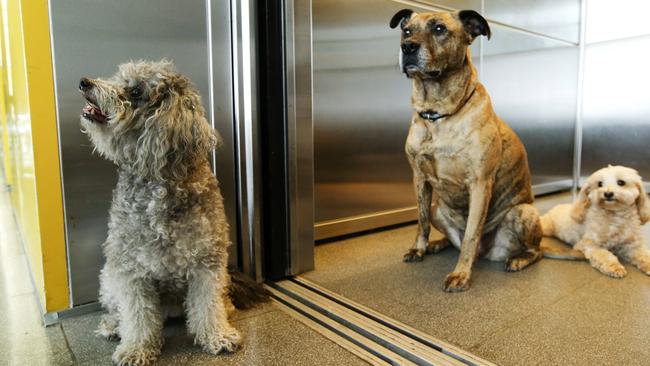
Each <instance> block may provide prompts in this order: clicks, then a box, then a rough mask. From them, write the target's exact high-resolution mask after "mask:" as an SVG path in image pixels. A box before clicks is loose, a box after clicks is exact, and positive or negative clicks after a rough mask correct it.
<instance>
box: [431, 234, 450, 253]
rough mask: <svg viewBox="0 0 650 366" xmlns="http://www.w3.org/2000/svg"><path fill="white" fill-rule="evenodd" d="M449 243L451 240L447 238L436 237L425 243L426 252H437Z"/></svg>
mask: <svg viewBox="0 0 650 366" xmlns="http://www.w3.org/2000/svg"><path fill="white" fill-rule="evenodd" d="M450 245H451V242H450V241H449V240H447V238H442V239H438V240H435V241H432V242H431V243H429V244H428V245H427V254H437V253H440V252H442V251H443V250H444V249H445V248H447V247H448V246H450Z"/></svg>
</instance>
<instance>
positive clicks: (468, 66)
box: [390, 9, 542, 292]
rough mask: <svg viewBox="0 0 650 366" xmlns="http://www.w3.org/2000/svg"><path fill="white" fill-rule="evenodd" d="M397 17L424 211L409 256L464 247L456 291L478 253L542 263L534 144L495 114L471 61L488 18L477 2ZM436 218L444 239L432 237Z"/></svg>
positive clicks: (465, 283)
mask: <svg viewBox="0 0 650 366" xmlns="http://www.w3.org/2000/svg"><path fill="white" fill-rule="evenodd" d="M398 25H399V26H400V28H401V29H402V41H401V52H400V67H401V68H402V70H403V71H404V73H406V75H407V76H408V77H409V78H410V79H412V81H413V92H412V95H411V104H412V106H413V109H414V113H413V119H412V121H411V126H410V129H409V134H408V138H407V140H406V154H407V156H408V159H409V162H410V164H411V168H412V169H413V181H414V185H415V190H416V192H417V201H418V211H419V219H418V233H417V237H416V239H415V244H414V245H413V248H411V249H410V250H409V251H408V253H406V255H405V256H404V261H406V262H418V261H421V260H422V258H423V256H424V254H425V253H436V252H438V251H440V250H442V249H444V248H446V247H447V246H449V245H450V244H452V245H454V246H455V247H457V248H459V249H460V257H459V259H458V263H457V264H456V268H455V269H454V271H453V272H452V273H450V274H449V275H447V278H446V279H445V283H444V290H445V291H448V292H457V291H464V290H467V289H468V288H469V286H470V276H471V273H472V265H473V263H474V261H475V260H476V258H477V257H478V256H479V255H481V256H483V257H485V258H488V259H490V260H495V261H506V264H505V269H506V271H519V270H521V269H523V268H525V267H527V266H528V265H530V264H532V263H534V262H536V261H537V260H539V259H540V258H541V252H540V250H539V243H540V241H541V237H542V232H541V226H540V221H539V214H538V212H537V209H535V207H533V205H532V202H533V195H532V191H531V185H530V180H531V179H530V171H529V169H528V161H527V157H526V150H525V149H524V146H523V145H522V143H521V141H520V140H519V138H518V137H517V135H516V134H515V133H514V132H513V131H512V129H510V127H509V126H508V125H506V124H505V123H504V122H503V121H502V120H501V119H500V118H499V117H498V116H497V115H496V114H495V113H494V110H493V109H492V104H491V101H490V96H489V95H488V93H487V91H486V89H485V87H484V86H483V85H482V84H481V83H480V82H479V81H478V80H477V76H476V69H475V68H474V66H473V65H472V63H471V57H470V51H469V45H470V44H471V43H472V42H473V41H474V40H475V39H476V38H477V37H478V36H480V35H484V36H487V37H488V39H489V38H490V28H489V26H488V23H487V21H486V20H485V19H484V18H483V17H482V16H481V15H480V14H478V13H477V12H475V11H472V10H463V11H460V12H451V13H449V12H434V13H421V14H417V13H414V12H413V11H412V10H409V9H404V10H401V11H399V12H398V13H397V14H395V16H393V18H392V20H391V21H390V26H391V28H395V27H397V26H398ZM432 204H433V205H432ZM430 224H433V226H434V227H435V228H436V229H438V230H439V231H440V232H442V233H443V234H444V235H445V238H443V239H442V240H438V241H435V242H432V243H429V242H428V240H429V239H428V238H429V230H430Z"/></svg>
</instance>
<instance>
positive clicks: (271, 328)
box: [0, 182, 366, 366]
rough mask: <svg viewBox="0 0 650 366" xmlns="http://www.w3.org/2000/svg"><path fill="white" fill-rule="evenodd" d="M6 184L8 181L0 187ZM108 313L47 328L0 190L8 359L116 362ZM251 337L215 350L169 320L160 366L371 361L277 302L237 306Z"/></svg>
mask: <svg viewBox="0 0 650 366" xmlns="http://www.w3.org/2000/svg"><path fill="white" fill-rule="evenodd" d="M1 189H2V185H1V182H0V190H1ZM100 316H101V313H93V314H88V315H83V316H77V317H74V318H69V319H64V320H63V321H62V322H61V323H59V324H57V325H53V326H50V327H47V328H45V327H43V324H42V322H41V319H40V311H39V307H38V303H37V301H36V294H35V293H34V287H33V286H32V283H31V282H30V279H29V272H28V267H27V261H26V259H25V255H24V253H23V250H22V248H21V245H20V241H19V234H18V231H17V229H16V226H15V222H14V220H13V216H12V212H11V206H10V203H9V199H8V197H7V193H6V192H3V191H0V366H5V365H7V366H41V365H43V366H50V365H88V366H90V365H92V366H100V365H112V362H111V354H112V352H113V351H114V350H115V346H116V345H117V343H116V342H109V341H106V340H104V339H101V338H98V337H96V336H95V334H94V330H95V329H96V328H97V324H98V322H99V317H100ZM231 318H232V321H233V325H234V326H235V327H236V328H237V329H239V331H240V332H241V333H242V336H243V337H244V341H243V344H242V347H241V349H240V350H239V351H237V352H235V353H233V354H227V355H219V356H211V355H208V354H206V353H203V352H201V350H200V348H199V347H196V346H194V345H193V344H192V338H191V337H189V336H188V335H187V332H186V330H185V325H184V324H183V323H182V322H181V323H178V322H176V323H172V324H168V325H166V326H165V330H164V332H165V340H166V342H165V346H164V349H163V354H162V356H161V357H160V359H159V362H158V363H157V365H174V366H179V365H246V366H253V365H255V366H257V365H278V366H285V365H365V364H366V363H365V362H363V361H362V360H361V359H359V358H357V357H356V356H354V355H353V354H351V353H349V352H348V351H346V350H345V349H343V348H341V347H339V346H338V345H336V344H335V343H333V342H331V341H329V340H328V339H326V338H325V337H323V336H321V335H319V334H318V333H316V332H315V331H313V330H311V329H310V328H308V327H306V326H304V325H303V324H302V323H300V322H298V321H297V320H294V318H292V317H290V316H289V315H287V314H286V313H284V312H283V311H281V310H280V308H278V307H277V306H276V305H274V304H272V303H269V304H265V305H263V306H260V307H258V308H256V309H253V310H249V311H243V312H235V313H234V314H233V315H232V317H231Z"/></svg>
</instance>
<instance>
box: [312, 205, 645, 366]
mask: <svg viewBox="0 0 650 366" xmlns="http://www.w3.org/2000/svg"><path fill="white" fill-rule="evenodd" d="M570 201H571V195H570V194H566V193H565V194H557V195H551V196H546V197H542V198H539V199H538V200H537V203H536V205H537V206H538V208H539V210H540V211H541V212H546V211H547V210H548V209H549V208H550V207H552V206H554V205H555V204H557V203H563V202H570ZM415 233H416V226H415V225H409V226H404V227H400V228H396V229H391V230H386V231H379V232H374V233H369V234H366V235H362V236H357V237H352V238H347V239H345V240H341V241H337V242H330V243H328V244H323V245H319V246H317V248H316V270H315V271H312V272H309V273H306V274H305V275H304V277H305V278H307V279H309V280H311V281H314V282H315V283H317V284H320V285H322V286H324V287H326V288H328V289H330V290H332V291H335V292H338V293H339V294H341V295H343V296H346V297H348V298H350V299H352V300H354V301H356V302H359V303H361V304H363V305H366V306H368V307H370V308H373V309H375V310H377V311H380V312H382V313H384V314H386V315H388V316H390V317H392V318H394V319H397V320H398V321H401V322H403V323H405V324H408V325H410V326H412V327H414V328H417V329H419V330H421V331H424V332H426V333H428V334H431V335H432V336H434V337H437V338H439V339H442V340H445V341H448V342H451V343H453V344H456V345H458V346H460V347H462V348H464V349H466V350H468V351H470V352H472V353H474V354H476V355H478V356H480V357H483V358H485V359H487V360H490V361H492V362H495V363H497V364H500V365H506V366H508V365H512V366H515V365H516V366H520V365H585V366H586V365H589V366H591V365H650V277H648V276H646V275H644V274H642V273H641V272H640V271H638V270H637V269H636V268H634V267H632V266H630V265H626V267H627V269H628V275H627V277H625V278H624V279H622V280H616V279H610V278H608V277H605V276H604V275H602V274H600V273H599V272H597V271H596V270H594V269H593V268H591V267H590V266H589V264H588V263H586V262H571V261H561V260H552V259H546V260H542V261H541V262H540V263H537V264H536V265H534V266H532V267H530V268H528V269H526V270H524V271H522V272H519V273H506V272H504V271H503V264H502V263H492V262H488V261H485V260H480V261H479V262H478V263H477V265H476V266H475V269H474V273H473V285H472V288H471V289H470V290H469V291H467V292H464V293H458V294H448V293H445V292H443V291H442V281H443V279H444V277H445V275H446V274H447V273H448V272H449V271H451V270H452V269H453V267H454V265H455V263H456V259H457V256H458V251H457V250H455V249H453V248H450V249H447V250H445V251H443V252H442V253H439V254H437V255H432V256H427V257H426V258H425V260H424V261H423V262H421V263H403V262H402V261H401V259H402V254H404V252H406V250H407V249H408V248H409V247H410V245H411V242H412V240H413V239H414V238H415ZM644 233H645V235H646V238H650V225H646V226H645V227H644ZM435 235H438V236H439V234H438V233H436V234H435ZM435 235H434V236H435ZM545 240H546V239H545Z"/></svg>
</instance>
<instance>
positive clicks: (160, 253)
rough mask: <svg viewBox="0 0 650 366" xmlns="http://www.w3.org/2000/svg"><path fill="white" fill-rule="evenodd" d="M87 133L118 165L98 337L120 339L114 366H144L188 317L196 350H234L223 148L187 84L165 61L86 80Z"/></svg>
mask: <svg viewBox="0 0 650 366" xmlns="http://www.w3.org/2000/svg"><path fill="white" fill-rule="evenodd" d="M80 91H81V92H82V94H83V96H84V97H85V99H86V100H87V103H88V104H87V105H86V107H85V108H84V113H83V114H82V118H81V125H82V129H83V131H84V132H85V133H86V134H87V135H88V136H89V137H90V140H91V141H92V143H93V145H94V147H95V149H96V151H97V152H99V153H100V154H101V155H102V156H104V157H106V158H107V159H110V160H112V161H113V162H114V163H115V164H116V165H117V166H118V183H117V187H116V188H115V190H114V192H113V201H112V205H111V209H110V221H109V224H108V238H107V239H106V242H105V243H104V245H103V249H104V255H105V257H106V263H105V265H104V268H103V269H102V271H101V275H100V301H101V303H102V305H103V306H104V307H105V308H106V310H108V313H107V314H106V315H104V316H103V318H102V320H101V322H100V325H99V329H98V331H97V332H98V333H99V334H101V335H103V336H105V337H107V338H118V337H119V338H121V342H120V344H119V346H118V347H117V349H116V351H115V353H114V354H113V361H114V362H116V363H117V364H119V365H147V364H150V363H152V362H153V361H154V360H155V359H156V358H157V356H158V355H159V354H160V352H161V348H162V344H163V337H162V327H163V322H164V320H165V317H166V316H168V315H182V314H183V310H184V313H185V316H186V318H187V327H188V329H189V331H190V333H191V334H193V336H194V339H195V343H196V344H198V345H200V346H201V347H203V349H204V350H205V351H207V352H209V353H212V354H217V353H220V352H222V351H233V350H235V349H236V348H237V345H238V344H239V342H240V335H239V333H238V332H237V331H236V330H235V329H234V328H233V327H232V326H231V325H230V323H229V322H228V317H227V308H229V307H230V300H229V298H228V296H227V294H226V292H227V290H228V286H229V285H230V276H229V273H228V270H227V258H228V252H227V248H228V246H229V245H230V240H229V237H228V224H227V222H226V217H225V213H224V207H223V199H222V196H221V193H220V191H219V185H218V183H217V180H216V178H215V176H214V175H213V174H212V172H211V170H210V166H209V162H208V153H209V151H210V150H212V149H214V148H215V147H216V145H217V143H218V141H219V138H218V135H217V133H216V132H215V131H214V129H212V128H211V127H210V125H209V124H208V122H207V121H206V119H205V117H204V114H205V112H204V109H203V107H202V105H201V99H200V97H199V95H198V93H197V91H196V90H195V88H194V87H193V86H192V84H191V82H190V80H189V79H188V78H187V77H185V76H183V75H180V74H179V73H178V72H176V71H175V69H174V66H173V65H172V63H171V62H169V61H165V60H162V61H160V62H145V61H138V62H130V63H125V64H122V65H120V66H119V70H118V71H117V73H116V74H115V75H114V76H113V77H112V78H110V79H107V80H102V79H87V78H83V79H82V81H81V83H80Z"/></svg>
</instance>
